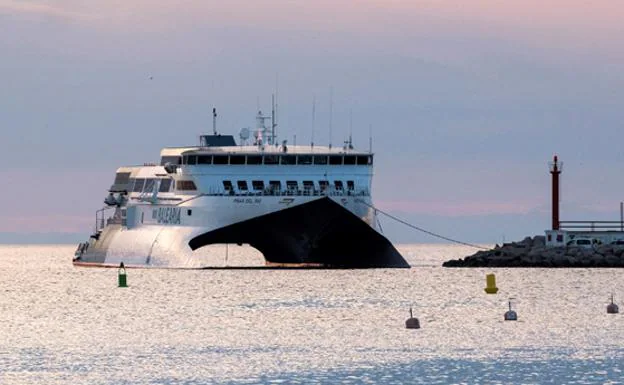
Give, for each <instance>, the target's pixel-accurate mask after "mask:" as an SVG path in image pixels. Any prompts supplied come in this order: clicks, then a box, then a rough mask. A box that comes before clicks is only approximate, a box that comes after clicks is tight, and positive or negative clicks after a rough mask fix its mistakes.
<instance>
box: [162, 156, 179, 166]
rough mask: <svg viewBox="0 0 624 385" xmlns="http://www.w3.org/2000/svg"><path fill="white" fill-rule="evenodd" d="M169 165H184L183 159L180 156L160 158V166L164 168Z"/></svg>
mask: <svg viewBox="0 0 624 385" xmlns="http://www.w3.org/2000/svg"><path fill="white" fill-rule="evenodd" d="M167 163H169V164H182V157H180V156H163V157H162V158H160V165H161V166H164V165H166V164H167Z"/></svg>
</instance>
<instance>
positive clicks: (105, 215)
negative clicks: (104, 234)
mask: <svg viewBox="0 0 624 385" xmlns="http://www.w3.org/2000/svg"><path fill="white" fill-rule="evenodd" d="M119 211H120V210H118V208H115V207H104V208H101V209H99V210H97V211H96V212H95V228H94V234H97V233H99V232H100V231H102V229H104V227H106V226H108V225H109V224H112V223H116V222H117V220H119V221H121V217H119V218H117V215H116V214H117V213H118V212H119ZM120 223H121V222H120Z"/></svg>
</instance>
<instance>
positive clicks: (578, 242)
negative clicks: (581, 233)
mask: <svg viewBox="0 0 624 385" xmlns="http://www.w3.org/2000/svg"><path fill="white" fill-rule="evenodd" d="M596 244H600V241H599V240H598V239H591V238H575V239H573V240H571V241H568V243H566V245H568V246H572V247H574V246H576V247H583V248H586V249H591V248H592V247H593V246H594V245H596Z"/></svg>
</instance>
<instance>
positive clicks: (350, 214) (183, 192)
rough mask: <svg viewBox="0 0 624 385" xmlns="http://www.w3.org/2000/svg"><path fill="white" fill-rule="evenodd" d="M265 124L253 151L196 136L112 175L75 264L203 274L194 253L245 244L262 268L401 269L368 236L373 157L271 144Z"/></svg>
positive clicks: (371, 232)
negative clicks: (194, 142) (153, 160)
mask: <svg viewBox="0 0 624 385" xmlns="http://www.w3.org/2000/svg"><path fill="white" fill-rule="evenodd" d="M215 116H216V114H215ZM264 119H265V117H262V115H261V113H259V116H258V126H259V128H257V129H256V131H255V132H254V133H253V137H254V138H253V143H254V144H252V145H237V144H236V143H235V141H234V138H233V137H232V136H228V135H218V134H215V135H202V136H201V138H200V145H199V146H195V147H175V148H164V149H163V150H162V151H161V154H160V155H161V157H160V160H161V162H160V164H159V165H150V164H146V165H143V166H129V167H120V168H119V169H118V170H117V173H116V177H115V181H114V183H113V185H112V186H111V188H110V189H109V194H108V196H107V197H106V199H105V204H106V205H107V206H106V208H105V209H102V210H100V211H98V215H97V219H96V222H97V224H96V231H95V233H94V235H93V236H92V237H91V239H90V241H89V242H88V243H85V244H81V245H80V246H79V249H78V251H77V257H76V259H75V261H74V263H75V264H77V265H102V266H112V265H118V264H119V263H120V262H124V264H125V265H126V266H162V267H202V266H201V264H200V262H199V261H198V260H197V259H196V258H194V256H193V255H194V250H196V249H198V248H200V247H210V246H211V245H216V244H224V243H225V244H228V243H238V244H243V243H248V244H251V245H252V246H253V247H255V248H257V249H258V250H260V251H261V252H262V253H263V255H264V257H265V259H266V261H267V263H274V264H310V265H319V266H333V267H407V263H405V261H404V260H403V258H402V257H401V256H400V255H399V254H398V252H396V249H394V247H393V246H392V245H391V244H390V243H389V242H388V241H387V240H386V239H385V238H384V237H383V236H382V235H381V234H379V233H378V232H377V229H376V223H377V221H376V216H375V212H374V210H373V209H372V208H371V207H372V202H371V183H372V176H373V154H372V153H369V152H360V151H355V150H353V148H352V146H351V145H350V143H349V142H347V143H346V144H345V146H344V147H340V148H330V147H320V146H290V145H287V144H286V142H283V143H281V144H275V143H274V142H275V140H274V138H275V136H274V134H273V133H269V132H268V130H267V129H266V125H264ZM215 131H216V129H215ZM241 137H243V135H241Z"/></svg>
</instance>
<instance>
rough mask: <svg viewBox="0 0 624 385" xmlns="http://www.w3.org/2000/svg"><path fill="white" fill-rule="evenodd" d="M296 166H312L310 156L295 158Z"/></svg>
mask: <svg viewBox="0 0 624 385" xmlns="http://www.w3.org/2000/svg"><path fill="white" fill-rule="evenodd" d="M297 164H312V155H299V156H297Z"/></svg>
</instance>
